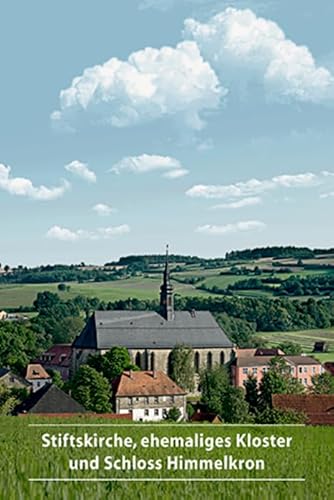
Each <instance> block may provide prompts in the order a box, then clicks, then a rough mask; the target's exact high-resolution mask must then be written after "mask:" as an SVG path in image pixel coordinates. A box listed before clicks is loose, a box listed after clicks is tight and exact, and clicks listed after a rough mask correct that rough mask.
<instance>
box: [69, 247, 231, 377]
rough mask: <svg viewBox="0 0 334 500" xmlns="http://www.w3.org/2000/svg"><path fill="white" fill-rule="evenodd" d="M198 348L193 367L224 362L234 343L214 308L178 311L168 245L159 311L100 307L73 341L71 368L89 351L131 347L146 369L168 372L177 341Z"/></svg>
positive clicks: (135, 362)
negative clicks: (219, 323)
mask: <svg viewBox="0 0 334 500" xmlns="http://www.w3.org/2000/svg"><path fill="white" fill-rule="evenodd" d="M180 344H183V345H186V346H189V347H191V348H192V349H193V352H194V369H195V372H196V373H198V372H199V371H200V370H201V369H203V368H211V367H212V366H214V365H215V364H217V363H218V364H225V363H227V362H229V361H230V359H231V357H232V349H233V345H232V342H231V341H230V340H229V339H228V337H227V336H226V334H225V332H224V331H223V330H222V329H221V328H220V326H219V325H218V323H217V322H216V320H215V319H214V317H213V316H212V314H211V313H210V312H209V311H195V310H191V311H175V310H174V298H173V286H172V284H171V279H170V268H169V262H168V249H167V253H166V263H165V269H164V273H163V283H162V285H161V287H160V311H159V313H158V312H156V311H96V312H95V313H94V314H93V315H92V316H91V317H90V319H89V320H88V322H87V324H86V326H85V327H84V329H83V331H82V332H81V334H80V335H79V336H78V337H77V338H76V339H75V340H74V342H73V345H72V349H73V351H72V370H73V371H76V370H77V369H78V367H79V366H80V365H81V364H83V363H85V362H86V361H87V358H88V356H89V355H90V354H101V355H103V354H105V353H106V352H107V351H108V350H109V349H111V348H112V347H116V346H117V347H126V348H127V350H128V352H129V354H130V357H131V360H132V363H133V364H135V365H137V366H138V367H139V368H140V369H141V370H161V371H163V372H164V373H166V374H167V375H168V374H169V366H170V361H169V359H170V358H169V357H170V353H171V350H172V349H173V348H174V347H175V346H176V345H180Z"/></svg>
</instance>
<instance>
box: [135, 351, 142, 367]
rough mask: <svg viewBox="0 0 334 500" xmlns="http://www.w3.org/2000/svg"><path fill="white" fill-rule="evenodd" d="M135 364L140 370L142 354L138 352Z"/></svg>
mask: <svg viewBox="0 0 334 500" xmlns="http://www.w3.org/2000/svg"><path fill="white" fill-rule="evenodd" d="M135 363H136V365H137V366H138V368H141V354H140V352H137V354H136V359H135Z"/></svg>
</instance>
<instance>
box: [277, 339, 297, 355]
mask: <svg viewBox="0 0 334 500" xmlns="http://www.w3.org/2000/svg"><path fill="white" fill-rule="evenodd" d="M277 347H278V348H279V349H281V350H282V351H283V352H284V353H285V354H287V355H288V356H299V355H300V354H301V353H302V352H303V348H302V346H301V345H300V344H295V342H289V341H285V342H281V343H280V344H278V346H277Z"/></svg>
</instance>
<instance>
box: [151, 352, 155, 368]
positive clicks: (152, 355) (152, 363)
mask: <svg viewBox="0 0 334 500" xmlns="http://www.w3.org/2000/svg"><path fill="white" fill-rule="evenodd" d="M151 370H152V371H153V370H155V354H154V352H152V353H151Z"/></svg>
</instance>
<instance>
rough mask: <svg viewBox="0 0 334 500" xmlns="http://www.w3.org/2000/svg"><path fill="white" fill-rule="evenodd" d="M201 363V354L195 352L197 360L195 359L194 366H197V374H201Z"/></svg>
mask: <svg viewBox="0 0 334 500" xmlns="http://www.w3.org/2000/svg"><path fill="white" fill-rule="evenodd" d="M199 363H200V357H199V352H195V359H194V365H195V372H196V373H198V372H199Z"/></svg>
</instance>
